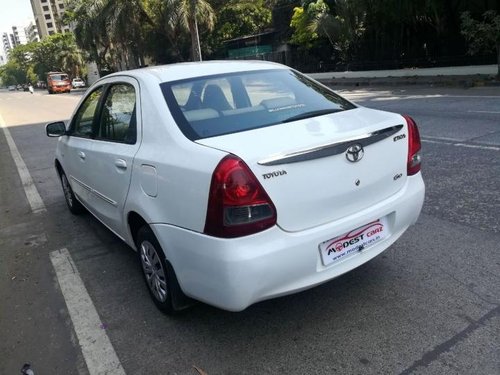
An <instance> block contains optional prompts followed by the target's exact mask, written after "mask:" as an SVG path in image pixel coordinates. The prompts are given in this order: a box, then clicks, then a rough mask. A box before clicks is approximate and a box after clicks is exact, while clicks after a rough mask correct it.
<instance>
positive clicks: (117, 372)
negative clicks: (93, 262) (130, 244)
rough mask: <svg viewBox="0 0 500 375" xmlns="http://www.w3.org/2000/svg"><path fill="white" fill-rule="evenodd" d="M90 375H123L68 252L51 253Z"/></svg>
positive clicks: (123, 371)
mask: <svg viewBox="0 0 500 375" xmlns="http://www.w3.org/2000/svg"><path fill="white" fill-rule="evenodd" d="M50 260H51V262H52V265H53V266H54V269H55V271H56V275H57V280H58V282H59V287H60V288H61V292H62V294H63V296H64V299H65V301H66V306H67V307H68V312H69V315H70V317H71V321H72V322H73V327H74V329H75V333H76V336H77V337H78V342H79V343H80V347H81V349H82V353H83V356H84V358H85V362H86V363H87V369H88V370H89V373H90V375H101V374H107V375H124V374H125V370H124V369H123V367H122V365H121V363H120V360H119V359H118V356H117V355H116V352H115V350H114V348H113V345H112V344H111V341H110V340H109V337H108V336H107V334H106V331H105V329H104V328H105V327H103V325H102V323H101V319H100V318H99V315H98V314H97V311H96V309H95V307H94V304H93V303H92V300H91V299H90V296H89V294H88V292H87V289H86V288H85V285H84V284H83V282H82V279H81V278H80V274H79V273H78V270H77V268H76V266H75V264H74V263H73V259H71V255H70V254H69V251H68V250H67V249H64V248H63V249H61V250H57V251H53V252H51V253H50Z"/></svg>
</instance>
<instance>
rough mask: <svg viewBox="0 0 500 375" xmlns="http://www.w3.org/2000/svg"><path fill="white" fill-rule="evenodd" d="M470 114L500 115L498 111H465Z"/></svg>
mask: <svg viewBox="0 0 500 375" xmlns="http://www.w3.org/2000/svg"><path fill="white" fill-rule="evenodd" d="M467 112H470V113H494V114H500V111H467Z"/></svg>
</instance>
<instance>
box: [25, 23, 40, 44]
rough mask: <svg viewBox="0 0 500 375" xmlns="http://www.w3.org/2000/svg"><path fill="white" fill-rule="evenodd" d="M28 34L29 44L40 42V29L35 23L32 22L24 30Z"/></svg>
mask: <svg viewBox="0 0 500 375" xmlns="http://www.w3.org/2000/svg"><path fill="white" fill-rule="evenodd" d="M24 32H25V34H26V40H27V42H28V43H31V42H38V41H40V36H39V35H38V28H37V27H36V24H35V22H33V21H31V22H30V23H29V25H28V26H26V27H25V28H24Z"/></svg>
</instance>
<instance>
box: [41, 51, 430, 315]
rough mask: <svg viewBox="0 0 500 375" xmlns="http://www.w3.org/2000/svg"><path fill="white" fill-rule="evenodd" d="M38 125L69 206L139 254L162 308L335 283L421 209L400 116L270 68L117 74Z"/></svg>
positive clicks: (223, 303) (414, 154)
mask: <svg viewBox="0 0 500 375" xmlns="http://www.w3.org/2000/svg"><path fill="white" fill-rule="evenodd" d="M46 130H47V135H48V136H52V137H60V138H59V140H58V144H57V148H56V154H55V167H56V169H57V172H58V174H59V177H60V179H61V183H62V188H63V191H64V196H65V199H66V203H67V205H68V207H69V210H70V211H71V212H72V213H74V214H78V213H80V212H82V211H84V210H85V209H86V210H88V211H89V212H90V213H92V214H93V215H94V216H95V217H96V218H98V219H99V220H100V221H101V222H102V223H103V224H104V225H105V226H107V227H108V228H109V229H110V230H111V231H113V232H114V233H115V234H116V235H117V236H118V237H119V238H121V239H122V240H123V241H125V242H126V243H127V244H128V245H130V246H131V247H132V248H133V249H135V250H137V252H138V260H139V262H140V263H141V264H142V269H143V271H144V272H143V273H144V278H145V281H146V284H147V286H148V289H149V292H150V294H151V296H152V298H153V300H154V302H155V303H156V305H157V306H158V307H159V308H160V309H161V310H162V311H164V312H167V313H172V312H175V311H177V310H180V309H182V308H184V307H185V306H187V305H188V304H189V301H191V300H190V298H191V299H195V300H199V301H203V302H206V303H208V304H211V305H214V306H217V307H220V308H223V309H226V310H230V311H240V310H243V309H245V308H246V307H248V306H249V305H251V304H253V303H255V302H258V301H262V300H266V299H270V298H273V297H278V296H282V295H286V294H290V293H295V292H298V291H301V290H304V289H307V288H310V287H313V286H315V285H318V284H321V283H324V282H326V281H328V280H331V279H333V278H336V277H338V276H340V275H342V274H344V273H345V272H348V271H350V270H352V269H354V268H356V267H359V266H360V265H362V264H364V263H365V262H368V261H369V260H371V259H372V258H374V257H375V256H377V255H379V254H380V253H382V252H383V251H384V250H386V249H387V248H388V247H389V246H391V245H392V244H393V243H394V242H395V241H396V240H397V239H398V238H399V237H400V236H401V235H402V234H403V233H404V232H405V230H406V229H408V227H409V226H410V225H412V224H413V223H415V221H416V220H417V218H418V216H419V213H420V210H421V208H422V204H423V200H424V190H425V187H424V182H423V180H422V176H421V173H420V137H419V132H418V128H417V125H416V123H415V121H414V120H413V119H412V118H411V117H409V116H401V115H399V114H395V113H389V112H383V111H378V110H373V109H368V108H363V107H361V106H358V105H356V104H354V103H351V102H349V101H348V100H346V99H344V98H342V97H340V96H339V95H337V94H335V93H334V92H333V91H332V90H330V89H329V88H327V87H326V86H324V85H322V84H320V83H318V82H316V81H314V80H312V79H310V78H308V77H307V76H305V75H303V74H301V73H299V72H297V71H295V70H292V69H290V68H288V67H285V66H282V65H279V64H273V63H267V62H230V61H224V62H206V63H186V64H175V65H170V66H162V67H154V68H146V69H140V70H132V71H127V72H126V73H114V74H111V75H109V76H107V77H104V78H102V79H101V80H99V81H97V82H96V83H95V84H94V85H92V87H91V88H90V89H89V90H88V91H87V93H86V94H85V95H84V96H83V98H82V100H81V102H80V104H79V105H78V106H77V108H76V110H75V112H74V114H73V116H72V119H71V120H70V122H69V125H68V127H65V124H64V123H63V122H56V123H51V124H48V125H47V128H46ZM414 251H418V249H414ZM188 297H190V298H188Z"/></svg>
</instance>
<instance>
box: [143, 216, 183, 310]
mask: <svg viewBox="0 0 500 375" xmlns="http://www.w3.org/2000/svg"><path fill="white" fill-rule="evenodd" d="M136 238H137V239H136V246H137V254H138V257H139V263H140V265H141V269H142V275H143V276H144V281H145V283H146V286H147V288H148V291H149V294H150V295H151V297H152V299H153V301H154V303H155V305H156V307H158V309H159V310H160V311H162V312H163V313H165V314H167V315H173V314H176V313H178V312H179V311H180V310H183V309H184V308H186V307H189V306H190V305H191V304H189V303H188V304H186V303H185V302H186V301H187V300H189V298H187V297H186V296H185V295H184V293H183V292H182V290H181V288H180V286H179V282H178V281H177V277H176V275H175V271H174V268H173V267H172V265H171V264H170V262H169V261H168V260H167V259H166V258H165V253H164V252H163V249H162V248H161V246H160V244H159V242H158V240H157V239H156V237H155V235H154V233H153V231H152V230H151V228H149V227H148V226H143V227H142V228H141V229H139V232H138V233H137V236H136Z"/></svg>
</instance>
